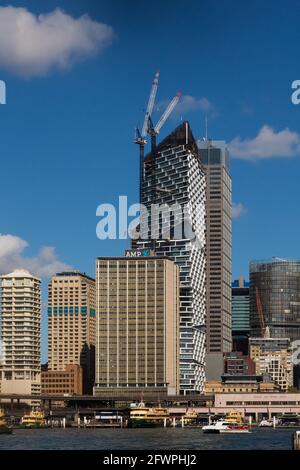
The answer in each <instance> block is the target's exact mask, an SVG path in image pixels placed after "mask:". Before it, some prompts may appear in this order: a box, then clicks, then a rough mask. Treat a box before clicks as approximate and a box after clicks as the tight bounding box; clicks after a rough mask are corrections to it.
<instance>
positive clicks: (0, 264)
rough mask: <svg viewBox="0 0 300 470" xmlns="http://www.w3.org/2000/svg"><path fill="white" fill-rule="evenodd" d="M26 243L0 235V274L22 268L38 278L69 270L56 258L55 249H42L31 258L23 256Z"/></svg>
mask: <svg viewBox="0 0 300 470" xmlns="http://www.w3.org/2000/svg"><path fill="white" fill-rule="evenodd" d="M27 247H28V243H27V242H26V241H25V240H23V239H22V238H20V237H18V236H15V235H0V274H8V273H10V272H11V271H13V270H14V269H18V268H23V269H27V270H28V271H30V272H31V273H32V274H34V275H36V276H38V277H50V276H52V275H53V274H55V273H56V272H59V271H63V270H66V269H70V266H68V265H67V264H65V263H63V262H62V261H60V260H59V259H58V258H57V255H56V253H55V248H53V247H51V246H44V247H42V248H41V249H40V250H39V252H38V254H37V255H36V256H33V257H26V256H24V254H23V252H24V250H25V249H26V248H27Z"/></svg>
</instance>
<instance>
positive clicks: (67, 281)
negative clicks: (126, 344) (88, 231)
mask: <svg viewBox="0 0 300 470" xmlns="http://www.w3.org/2000/svg"><path fill="white" fill-rule="evenodd" d="M95 335H96V291H95V280H94V279H93V278H91V277H89V276H87V275H86V274H84V273H81V272H79V271H67V272H62V273H58V274H56V275H55V276H53V277H52V279H51V282H50V283H49V286H48V368H49V370H52V371H66V368H67V366H69V365H72V364H73V365H78V366H81V367H82V370H83V392H84V393H87V394H92V390H93V385H94V378H95V338H96V336H95Z"/></svg>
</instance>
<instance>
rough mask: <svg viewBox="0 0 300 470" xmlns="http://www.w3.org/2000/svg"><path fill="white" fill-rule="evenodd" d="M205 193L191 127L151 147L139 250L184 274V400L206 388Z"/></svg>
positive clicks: (144, 173)
mask: <svg viewBox="0 0 300 470" xmlns="http://www.w3.org/2000/svg"><path fill="white" fill-rule="evenodd" d="M205 187H206V185H205V172H204V169H203V167H202V164H201V161H200V159H199V155H198V147H197V143H196V141H195V139H194V137H193V134H192V131H191V128H190V125H189V123H188V122H183V123H182V124H181V125H179V126H178V127H177V128H176V129H175V130H174V131H173V132H172V133H171V134H170V135H168V136H167V137H166V138H165V139H164V140H163V141H162V142H160V143H159V144H158V145H157V146H156V145H153V142H152V150H151V152H150V153H149V154H148V155H147V156H146V157H145V159H144V161H143V168H142V171H141V203H142V204H143V206H144V208H145V210H144V214H143V215H142V216H141V234H140V240H138V241H137V245H138V246H139V247H143V248H149V247H150V248H152V249H154V250H155V252H156V253H157V255H158V256H167V257H169V258H171V259H172V260H173V261H174V262H175V263H176V264H177V265H178V266H179V268H180V393H181V394H185V395H186V394H189V393H195V392H199V393H202V392H203V388H204V382H205V312H206V287H205V284H206V282H205V229H206V227H205V197H206V191H205ZM153 208H154V209H153ZM155 208H156V209H155ZM151 209H152V210H151Z"/></svg>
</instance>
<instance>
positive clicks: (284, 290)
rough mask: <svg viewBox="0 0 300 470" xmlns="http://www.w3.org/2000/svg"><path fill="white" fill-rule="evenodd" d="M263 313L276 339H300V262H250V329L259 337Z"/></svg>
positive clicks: (275, 260)
mask: <svg viewBox="0 0 300 470" xmlns="http://www.w3.org/2000/svg"><path fill="white" fill-rule="evenodd" d="M260 306H261V307H260ZM259 311H261V312H262V317H263V321H264V326H268V327H269V330H270V336H271V337H272V338H290V339H291V341H294V340H297V339H300V261H296V260H290V261H289V260H280V259H274V260H271V261H253V262H251V263H250V327H251V336H255V337H259V336H262V333H261V321H260V314H259Z"/></svg>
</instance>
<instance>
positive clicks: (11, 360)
mask: <svg viewBox="0 0 300 470" xmlns="http://www.w3.org/2000/svg"><path fill="white" fill-rule="evenodd" d="M40 337H41V281H40V279H38V278H36V277H34V276H32V275H31V274H30V273H29V272H28V271H25V270H23V269H17V270H15V271H14V272H12V273H11V274H7V275H4V276H0V393H3V394H5V393H7V394H26V395H27V394H28V395H36V394H39V393H40V390H41V360H40V355H41V339H40Z"/></svg>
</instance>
